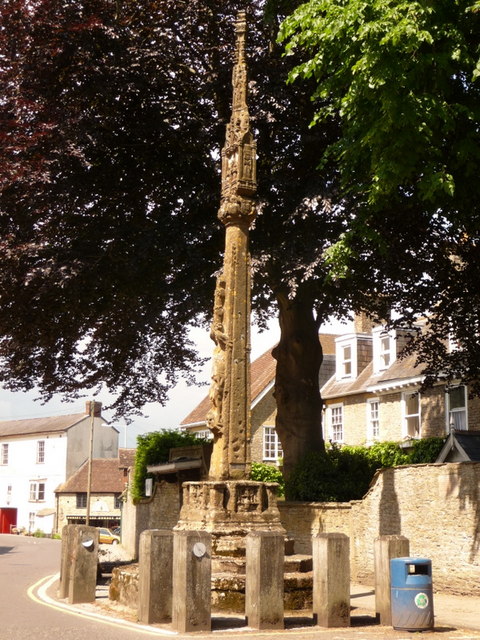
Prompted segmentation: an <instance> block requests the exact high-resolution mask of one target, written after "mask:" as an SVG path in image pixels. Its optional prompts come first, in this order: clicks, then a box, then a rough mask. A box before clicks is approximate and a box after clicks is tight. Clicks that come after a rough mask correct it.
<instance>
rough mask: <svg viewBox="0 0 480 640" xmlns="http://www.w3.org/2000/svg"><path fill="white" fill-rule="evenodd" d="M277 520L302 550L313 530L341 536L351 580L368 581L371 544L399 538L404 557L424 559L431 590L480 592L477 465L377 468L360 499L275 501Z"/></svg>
mask: <svg viewBox="0 0 480 640" xmlns="http://www.w3.org/2000/svg"><path fill="white" fill-rule="evenodd" d="M279 507H280V514H281V519H282V524H283V526H284V527H285V528H286V530H287V532H288V533H289V534H290V535H293V536H294V537H295V540H296V545H295V551H296V552H297V553H310V549H311V542H310V539H309V538H310V536H311V535H313V534H315V533H317V532H326V533H330V532H340V533H346V534H347V535H349V536H350V540H351V547H350V548H351V558H350V561H351V571H352V580H354V581H358V582H361V583H363V584H371V585H373V583H374V577H373V543H374V540H375V538H377V537H378V536H380V535H393V534H399V535H404V536H406V537H407V538H408V539H409V540H410V554H411V555H412V556H416V557H424V558H430V559H431V560H432V568H433V586H434V589H435V590H438V591H443V592H448V593H453V594H459V595H462V594H469V595H476V596H480V463H478V462H459V463H442V464H428V465H413V466H408V467H397V468H395V469H382V470H381V471H380V472H378V473H377V475H376V476H375V478H374V480H373V482H372V486H371V488H370V490H369V492H368V493H367V494H366V496H365V497H364V498H363V500H360V501H355V502H351V503H347V504H344V503H338V504H331V503H288V502H286V503H280V505H279Z"/></svg>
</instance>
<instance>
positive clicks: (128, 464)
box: [118, 448, 137, 469]
mask: <svg viewBox="0 0 480 640" xmlns="http://www.w3.org/2000/svg"><path fill="white" fill-rule="evenodd" d="M136 453H137V450H136V449H121V448H119V449H118V459H119V467H120V468H121V469H131V468H132V467H133V465H134V464H135V454H136Z"/></svg>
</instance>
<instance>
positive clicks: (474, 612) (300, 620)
mask: <svg viewBox="0 0 480 640" xmlns="http://www.w3.org/2000/svg"><path fill="white" fill-rule="evenodd" d="M57 590H58V575H54V576H48V577H46V578H44V579H43V580H41V581H39V583H37V584H36V585H33V587H31V589H30V593H29V595H30V597H31V598H32V599H34V600H36V601H37V602H41V603H43V604H46V605H47V606H50V607H55V608H58V609H62V610H64V611H65V612H67V613H72V614H74V615H80V616H85V617H88V618H94V619H96V620H98V622H100V623H101V622H104V623H107V624H109V625H110V626H111V625H112V624H113V625H118V626H119V627H121V628H122V629H123V630H125V629H127V628H130V629H132V631H134V632H135V635H137V634H138V635H150V636H152V637H153V636H155V637H157V638H171V637H172V636H174V637H177V638H191V637H192V636H193V637H194V638H199V639H200V638H210V639H211V638H214V640H216V639H218V640H234V639H237V640H238V637H239V636H246V637H248V640H250V639H252V640H253V639H255V638H261V640H279V639H280V638H284V640H289V639H290V638H292V640H293V639H296V638H305V639H306V640H350V639H351V640H353V639H356V640H370V639H372V640H375V639H377V638H384V639H387V638H392V639H395V640H410V639H411V638H412V635H413V633H412V632H408V631H396V630H394V629H393V628H392V627H386V626H382V625H380V624H379V623H378V621H377V620H376V617H375V594H374V591H373V589H372V588H371V587H367V586H362V585H356V584H353V585H352V587H351V626H350V627H348V628H335V629H332V628H330V629H326V628H323V627H317V626H314V625H313V620H312V616H311V612H300V613H298V612H293V613H289V612H286V616H285V629H284V630H275V631H269V630H263V631H258V630H254V629H251V628H249V627H247V626H245V618H244V617H240V616H236V615H230V616H229V615H223V614H221V615H220V614H214V615H213V616H212V632H211V633H207V632H197V633H195V634H179V633H177V632H175V631H173V630H172V628H171V626H170V625H143V624H140V623H138V622H137V621H136V616H135V614H134V612H132V610H131V609H127V608H125V607H120V606H118V605H115V604H114V603H112V602H111V601H110V600H109V599H108V585H98V586H97V593H96V600H95V602H94V603H86V604H77V605H69V604H68V603H67V602H66V601H65V600H59V599H58V596H57ZM433 606H434V614H435V627H434V629H433V630H431V631H422V632H415V633H417V634H418V633H421V634H422V640H431V639H433V638H434V637H436V638H437V640H438V638H439V635H440V637H441V638H442V640H480V597H469V596H454V595H447V594H441V593H436V594H434V605H433Z"/></svg>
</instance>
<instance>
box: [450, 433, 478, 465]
mask: <svg viewBox="0 0 480 640" xmlns="http://www.w3.org/2000/svg"><path fill="white" fill-rule="evenodd" d="M453 437H454V438H455V440H456V441H457V442H458V444H459V445H460V446H461V447H462V449H463V451H464V452H465V454H466V455H467V457H468V459H469V460H473V461H475V462H480V432H479V431H476V432H475V431H455V433H454V434H453Z"/></svg>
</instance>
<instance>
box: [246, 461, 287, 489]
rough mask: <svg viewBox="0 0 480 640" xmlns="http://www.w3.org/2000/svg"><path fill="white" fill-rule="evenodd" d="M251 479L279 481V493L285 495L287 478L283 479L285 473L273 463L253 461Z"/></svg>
mask: <svg viewBox="0 0 480 640" xmlns="http://www.w3.org/2000/svg"><path fill="white" fill-rule="evenodd" d="M250 480H256V481H257V482H278V484H279V487H278V492H277V495H279V496H284V495H285V480H284V479H283V474H282V472H281V471H280V469H278V468H277V467H274V466H273V465H271V464H265V463H264V462H252V467H251V471H250Z"/></svg>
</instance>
